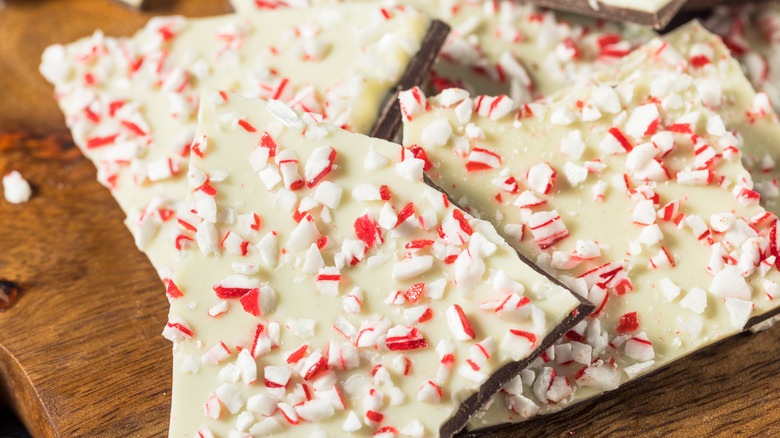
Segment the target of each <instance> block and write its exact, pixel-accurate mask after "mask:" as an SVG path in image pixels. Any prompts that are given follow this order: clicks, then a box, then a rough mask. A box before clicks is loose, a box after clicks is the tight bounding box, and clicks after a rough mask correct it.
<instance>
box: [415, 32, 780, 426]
mask: <svg viewBox="0 0 780 438" xmlns="http://www.w3.org/2000/svg"><path fill="white" fill-rule="evenodd" d="M682 32H689V33H692V34H691V35H688V36H680V38H681V39H684V40H685V41H690V40H693V41H696V40H697V39H698V38H702V39H706V41H708V43H709V44H713V45H715V44H717V40H715V39H713V38H712V37H711V36H708V35H707V34H706V31H705V30H703V29H701V28H696V30H694V31H691V30H690V29H688V30H683V31H682ZM697 32H698V33H697ZM713 47H717V46H713ZM650 48H655V50H654V51H651V49H650ZM642 50H645V51H646V52H647V53H655V54H656V55H657V56H659V57H663V56H672V54H675V55H676V56H677V57H676V58H674V59H676V61H674V62H670V63H667V64H666V65H668V66H669V67H668V68H666V69H660V68H658V69H653V68H645V66H647V65H648V60H647V59H644V62H638V63H637V66H639V65H641V66H642V69H641V70H640V69H638V68H637V69H636V70H634V69H632V68H626V67H625V66H623V67H622V68H623V69H624V70H621V69H618V70H616V71H617V75H618V76H619V77H622V78H624V79H623V80H621V81H619V83H617V84H616V85H615V86H614V87H612V86H610V85H608V84H605V83H598V82H594V83H591V84H589V85H586V86H581V87H577V88H575V89H573V90H569V91H566V92H562V93H561V94H559V95H557V96H556V97H555V98H551V99H547V100H542V101H539V102H536V103H531V104H525V105H521V106H520V108H517V109H515V107H516V105H515V104H514V103H513V102H512V101H511V99H509V98H508V97H507V96H498V97H489V96H474V97H471V96H469V94H468V93H467V92H465V91H463V90H457V89H452V90H445V91H444V92H442V93H441V94H439V95H438V96H437V97H435V98H432V99H428V100H426V99H425V97H424V96H422V94H421V93H420V92H419V90H411V91H409V92H408V93H406V94H403V95H402V96H401V99H400V101H401V106H402V108H404V109H405V115H406V119H405V131H404V143H405V145H406V146H407V147H408V148H410V150H413V151H418V152H417V154H418V156H424V157H426V159H427V160H428V161H429V162H430V168H429V170H428V171H427V173H428V175H429V176H430V178H431V179H432V180H433V181H434V182H436V183H437V184H439V185H441V186H442V187H443V188H445V189H446V190H447V191H448V192H449V193H450V194H451V195H452V196H453V197H454V199H456V200H457V201H458V202H459V203H460V204H461V205H463V206H467V207H468V208H470V211H471V212H472V213H473V214H475V215H477V216H479V217H482V218H485V219H489V220H490V221H492V222H493V223H494V225H495V226H496V228H497V229H498V230H499V232H500V233H501V234H502V235H503V236H504V237H505V238H506V239H507V242H509V243H510V245H512V246H514V247H515V248H517V249H518V250H519V251H520V252H521V253H523V254H525V255H526V256H528V257H529V258H531V259H532V260H535V261H536V262H537V263H538V264H539V265H541V266H543V267H545V269H547V270H548V271H549V272H550V273H552V274H553V275H554V276H556V277H557V278H559V279H561V280H563V281H564V282H565V283H567V284H568V285H570V286H571V287H572V288H573V289H574V290H576V291H579V292H580V293H581V294H582V295H583V296H586V297H587V298H588V299H589V300H591V301H592V302H594V303H596V304H597V305H598V309H597V310H596V311H594V312H593V313H592V314H591V315H590V316H589V318H587V319H586V321H585V322H583V323H581V324H580V326H578V327H576V328H575V329H574V330H572V331H571V332H569V333H568V334H567V335H566V336H565V337H564V339H562V340H561V341H560V342H559V343H558V345H556V347H555V348H552V349H550V350H548V351H547V353H546V355H545V356H543V358H542V359H540V360H538V361H537V362H536V363H535V364H534V366H532V367H531V369H529V370H526V371H524V372H523V373H521V376H520V378H519V379H517V380H516V381H515V382H513V384H512V385H510V386H508V387H507V388H505V394H504V395H502V396H500V397H498V398H497V399H496V401H495V402H494V403H493V405H492V406H491V407H490V409H489V410H488V411H487V413H486V414H485V415H484V416H483V417H481V418H479V419H475V420H474V421H473V422H472V426H473V427H484V426H488V425H495V424H500V423H504V422H506V421H507V418H510V419H511V421H522V420H524V419H526V418H529V417H531V416H533V415H536V414H538V413H549V412H554V411H557V410H560V409H561V408H563V407H565V406H568V405H570V404H571V403H575V402H577V401H580V400H584V399H587V398H589V397H593V396H595V395H598V394H600V393H602V392H604V391H608V390H611V389H614V388H616V387H617V386H619V385H620V384H621V383H623V382H625V381H627V380H629V379H633V378H635V377H637V376H639V375H641V374H644V373H647V372H649V371H651V370H653V369H656V368H658V367H660V366H662V365H663V364H665V363H668V362H669V361H672V360H674V359H676V358H678V357H681V356H683V355H685V354H688V353H690V352H691V351H694V350H696V349H698V348H701V347H703V346H705V345H707V344H709V343H712V342H715V341H717V340H719V339H722V338H723V337H725V336H728V335H731V334H735V333H738V332H740V331H742V329H743V328H744V327H745V325H746V324H747V323H748V321H749V320H750V318H751V317H754V316H758V315H762V314H765V313H768V312H772V311H773V310H774V309H776V308H777V307H778V306H777V302H776V301H774V299H775V297H776V296H777V291H778V288H777V281H778V280H779V279H780V274H778V272H777V268H776V266H775V264H776V262H777V255H776V253H777V233H776V230H777V219H776V217H775V215H774V214H772V213H769V212H766V211H765V210H763V209H762V208H761V207H760V206H759V205H758V201H759V195H758V194H757V193H756V192H755V191H754V190H753V187H752V181H751V178H750V175H749V174H748V172H747V171H746V170H745V169H744V168H743V167H742V165H741V162H740V157H741V155H742V152H741V151H742V150H743V149H747V148H749V144H748V143H747V142H745V143H743V137H742V134H741V133H740V132H739V131H731V130H729V129H727V128H726V118H725V116H723V117H721V116H720V115H719V114H718V113H714V112H713V111H711V109H710V107H711V106H712V105H714V102H713V99H714V96H718V97H722V99H723V100H722V103H723V104H725V103H726V102H733V101H734V100H735V99H744V98H745V96H736V95H735V94H733V90H732V89H730V88H728V87H727V86H725V85H724V86H723V88H720V83H714V82H713V81H712V80H711V79H710V78H708V77H703V76H701V73H700V72H699V71H698V70H697V69H699V68H700V67H699V66H696V65H695V63H693V62H691V61H690V58H688V56H692V55H691V54H688V53H686V52H677V51H676V50H674V48H673V47H671V46H669V45H668V44H667V45H666V46H664V44H663V41H661V42H660V44H659V43H658V42H655V41H654V42H651V43H649V45H648V46H647V48H643V49H640V52H641V51H642ZM664 50H670V51H669V52H664ZM672 50H674V51H672ZM719 50H720V49H719ZM719 53H725V52H722V51H721V52H719ZM693 54H695V51H694V53H693ZM632 59H634V60H636V59H639V58H632ZM653 59H654V58H653ZM717 59H719V60H720V59H721V58H717ZM729 62H730V61H728V59H725V60H724V61H723V62H722V63H721V62H720V61H719V64H718V65H723V64H725V65H726V66H728V65H730V64H729ZM658 64H659V65H661V64H662V63H661V62H660V61H659V62H658ZM635 71H636V72H637V73H636V74H633V75H632V74H631V73H633V72H635ZM717 72H721V73H724V72H728V75H729V76H728V77H724V78H723V83H728V82H729V81H730V80H731V78H733V74H732V71H731V70H728V69H727V70H715V71H714V72H712V74H713V75H714V74H716V73H717ZM623 73H625V75H622V74H623ZM737 80H738V78H737ZM713 87H714V88H713ZM719 90H720V91H722V93H723V94H722V95H721V94H718V93H716V91H718V92H720V91H719ZM718 102H721V101H718ZM768 123H770V124H775V125H776V121H774V120H772V119H771V118H768ZM732 129H733V128H732ZM778 138H780V137H778Z"/></svg>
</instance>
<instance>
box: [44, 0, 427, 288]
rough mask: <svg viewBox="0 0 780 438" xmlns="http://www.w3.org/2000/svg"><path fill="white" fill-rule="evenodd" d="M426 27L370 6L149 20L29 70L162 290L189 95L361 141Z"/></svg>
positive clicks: (185, 155) (190, 110)
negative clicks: (266, 102) (51, 94)
mask: <svg viewBox="0 0 780 438" xmlns="http://www.w3.org/2000/svg"><path fill="white" fill-rule="evenodd" d="M428 24H429V20H428V19H427V18H426V17H424V16H423V15H421V14H419V13H417V12H415V11H411V10H402V9H399V8H390V9H382V8H380V7H378V6H376V5H338V6H331V7H327V8H318V9H312V10H311V11H307V13H306V14H302V13H301V12H300V11H292V10H280V11H274V12H266V13H263V14H245V15H224V16H219V17H213V18H204V19H187V18H184V17H157V18H153V19H152V20H150V21H149V23H148V24H147V25H146V27H145V28H144V29H142V30H140V31H139V32H138V33H137V34H136V35H135V36H133V37H132V38H113V37H106V36H104V35H103V34H102V33H100V32H96V33H95V34H94V35H93V36H92V37H89V38H84V39H82V40H80V41H77V42H75V43H72V44H69V45H67V46H62V45H55V46H52V47H49V48H48V49H46V51H45V52H44V54H43V61H42V63H41V67H40V70H41V73H42V74H43V75H44V77H46V78H47V79H48V80H49V81H50V82H52V83H53V84H54V86H55V94H56V97H57V101H58V103H59V105H60V108H61V109H62V111H63V112H64V113H65V117H66V121H67V123H68V126H69V127H70V128H71V132H72V134H73V138H74V140H75V142H76V144H77V145H78V146H79V147H80V148H81V150H82V151H83V152H84V154H85V155H86V156H87V157H89V158H90V159H91V160H92V161H93V162H94V164H95V166H96V167H97V168H98V179H99V180H100V182H101V183H103V184H104V185H106V186H107V187H109V188H111V191H112V194H113V195H114V197H115V198H116V199H117V201H118V202H119V205H120V206H121V207H122V209H123V210H124V211H125V212H126V213H127V215H128V218H127V221H126V224H127V226H128V228H129V229H130V230H131V232H132V233H133V236H134V237H135V240H136V244H137V246H138V247H139V249H141V250H142V251H144V252H146V253H147V255H148V256H149V257H150V259H151V261H152V263H153V264H154V266H155V267H156V268H157V269H158V271H159V272H160V274H161V276H162V277H163V278H166V277H168V276H169V275H170V271H169V269H168V268H169V267H170V266H171V264H172V263H173V262H174V260H175V259H176V253H177V249H176V248H181V246H182V245H185V246H186V245H187V241H186V239H182V238H181V236H182V232H181V227H179V226H177V225H176V224H177V218H176V215H175V212H176V210H177V209H178V205H179V203H180V202H181V201H182V200H183V199H184V197H185V195H186V193H187V190H186V185H187V183H186V179H185V174H186V170H187V161H188V159H189V154H190V144H191V143H192V140H193V138H194V137H193V136H194V132H195V124H196V115H197V109H198V100H199V99H200V93H201V90H203V89H204V88H206V87H215V88H219V89H225V90H232V91H235V92H239V93H242V94H245V95H248V96H253V97H262V98H276V99H280V100H283V101H285V102H288V103H289V104H290V105H292V106H294V107H296V108H300V109H305V110H308V111H312V112H318V113H321V114H322V115H324V116H325V117H326V119H327V120H328V121H330V122H331V123H334V124H336V125H338V126H344V127H347V128H349V129H351V130H354V131H357V132H368V131H369V130H370V129H371V127H372V126H373V124H374V122H375V120H376V117H377V113H378V109H379V108H380V106H381V103H382V101H383V100H384V99H385V97H386V95H387V93H388V91H389V90H390V89H391V88H392V86H393V85H394V84H395V82H396V80H397V79H398V78H399V77H400V75H401V74H402V73H403V72H404V71H405V69H406V65H407V63H408V62H409V60H410V59H411V57H412V56H413V55H414V54H415V53H416V51H417V50H418V48H419V45H420V42H421V40H422V38H423V36H424V34H425V32H426V30H427V27H428ZM195 153H198V151H196V152H195Z"/></svg>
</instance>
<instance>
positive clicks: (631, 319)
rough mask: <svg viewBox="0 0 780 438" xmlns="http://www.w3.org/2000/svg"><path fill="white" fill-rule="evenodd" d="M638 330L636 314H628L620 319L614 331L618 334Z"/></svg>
mask: <svg viewBox="0 0 780 438" xmlns="http://www.w3.org/2000/svg"><path fill="white" fill-rule="evenodd" d="M638 328H639V320H638V319H637V316H636V312H630V313H626V314H625V315H623V316H621V317H620V321H618V325H617V329H616V331H617V332H618V333H629V332H633V331H635V330H637V329H638Z"/></svg>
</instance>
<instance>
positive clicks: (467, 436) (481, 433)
mask: <svg viewBox="0 0 780 438" xmlns="http://www.w3.org/2000/svg"><path fill="white" fill-rule="evenodd" d="M737 336H754V334H752V333H750V332H745V331H741V332H737V333H734V334H732V335H730V336H726V337H723V338H720V339H718V340H716V341H714V342H712V343H710V344H707V345H705V346H703V347H700V348H697V349H696V350H694V351H692V352H691V353H690V354H686V355H685V356H683V357H681V358H678V359H675V360H670V361H669V362H667V363H665V364H663V365H661V366H660V367H658V368H656V369H654V370H652V371H649V372H648V373H647V374H642V375H641V376H639V377H636V378H634V379H633V380H629V381H628V382H626V383H624V384H622V385H619V386H618V387H617V388H615V389H610V390H608V391H604V392H602V393H601V394H598V395H595V396H593V397H590V398H587V399H585V400H582V401H580V402H576V403H571V404H569V405H566V406H564V407H563V408H561V410H560V411H555V412H550V413H549V414H540V415H536V416H534V417H531V418H529V419H527V420H525V421H518V422H515V423H510V422H507V423H501V424H496V425H493V426H486V427H480V428H478V429H472V430H464V431H463V432H462V433H460V434H458V435H457V437H456V438H485V437H486V436H487V435H486V434H487V433H490V432H493V431H496V430H499V429H506V428H509V427H519V426H520V425H522V424H525V423H527V422H530V421H536V420H539V419H542V418H548V417H550V416H552V415H558V414H559V413H561V412H563V411H566V410H569V409H571V408H573V407H575V406H582V405H584V404H588V403H592V404H593V408H594V409H596V410H598V405H599V404H601V402H602V401H604V400H606V399H608V398H610V397H614V396H615V395H617V394H620V393H621V392H624V389H625V388H632V387H633V386H635V385H642V384H644V383H645V382H644V380H645V378H646V377H649V376H653V375H656V374H658V373H659V372H661V371H663V370H665V369H666V368H668V367H669V366H671V365H672V364H676V363H678V362H679V361H680V360H684V359H686V358H688V357H690V356H693V355H697V354H703V353H705V350H708V349H709V348H710V347H713V346H715V345H718V344H721V343H723V342H726V341H728V340H730V339H733V338H736V337H737ZM593 413H594V415H597V416H598V415H600V412H598V411H595V412H593ZM517 432H518V433H521V432H522V431H521V430H519V429H518V430H517Z"/></svg>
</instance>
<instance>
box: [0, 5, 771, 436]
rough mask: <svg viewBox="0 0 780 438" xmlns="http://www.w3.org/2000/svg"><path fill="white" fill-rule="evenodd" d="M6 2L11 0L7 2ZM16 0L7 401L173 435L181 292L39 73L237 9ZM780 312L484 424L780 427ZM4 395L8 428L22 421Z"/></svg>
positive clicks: (106, 425)
mask: <svg viewBox="0 0 780 438" xmlns="http://www.w3.org/2000/svg"><path fill="white" fill-rule="evenodd" d="M0 4H2V2H0ZM147 6H148V7H147V11H146V12H144V13H138V12H135V11H132V10H129V9H127V8H124V7H122V6H120V5H118V4H115V3H112V2H109V1H98V0H48V1H44V0H40V1H29V0H27V1H6V2H5V6H4V8H2V9H0V174H5V173H6V172H7V171H9V170H12V169H15V170H19V171H20V172H21V173H22V174H23V175H24V176H25V177H26V178H27V179H28V180H29V181H30V183H31V184H32V186H33V189H34V195H33V199H32V200H31V201H30V202H28V203H26V204H22V205H12V204H9V203H8V202H6V201H5V200H4V199H0V280H8V281H13V282H16V283H18V284H20V285H21V286H22V287H23V291H22V292H21V293H20V295H19V297H18V298H17V300H16V302H15V303H14V304H13V305H12V306H11V307H9V308H7V309H5V310H4V311H0V404H3V403H4V404H6V405H8V406H9V407H10V408H11V409H12V410H13V411H14V412H15V413H16V415H17V416H18V417H19V418H21V420H22V421H23V423H24V424H25V425H26V427H27V429H28V430H29V432H30V433H31V434H32V436H34V437H160V436H165V435H166V434H167V423H168V411H169V407H170V401H169V397H170V376H171V372H170V367H171V357H170V356H171V354H170V345H169V343H168V342H167V341H165V340H164V339H163V338H162V337H161V336H160V335H159V333H160V331H161V329H162V327H163V325H164V323H165V320H166V319H165V316H166V313H167V307H168V305H167V301H166V300H165V296H164V293H163V290H162V287H161V285H160V283H159V281H158V279H157V277H156V274H155V272H154V270H153V269H152V267H151V265H150V264H149V262H148V261H147V259H146V258H145V257H144V255H143V254H141V253H140V252H138V251H137V250H136V248H135V246H134V245H133V241H132V238H131V236H130V234H129V233H128V232H127V231H126V230H125V228H124V226H123V225H122V219H123V215H122V212H121V210H120V209H119V207H118V206H117V205H116V203H115V202H114V201H113V199H112V198H111V196H110V194H109V193H108V191H107V190H106V189H105V188H103V187H102V186H100V185H99V184H98V183H97V182H96V179H95V169H94V168H93V166H92V165H91V164H90V163H89V161H88V160H86V159H85V158H84V157H83V156H82V155H81V154H80V153H79V151H78V150H77V148H75V147H74V146H73V144H72V142H71V140H70V137H69V135H68V134H67V130H66V129H65V125H64V122H63V118H62V115H61V113H60V112H59V110H58V109H57V107H56V105H55V103H54V100H53V99H52V97H51V95H52V89H51V87H50V86H49V85H48V84H47V83H46V82H45V81H44V80H43V79H42V78H41V77H40V75H39V74H38V73H37V66H38V62H39V58H40V54H41V52H42V51H43V49H44V47H46V46H47V45H48V44H51V43H55V42H69V41H72V40H74V39H76V38H79V37H81V36H85V35H88V34H90V33H92V31H94V30H95V29H97V28H102V29H103V30H105V31H106V33H107V34H109V35H129V34H131V33H132V32H134V31H135V30H136V29H137V28H138V27H140V26H141V25H142V24H143V23H144V22H145V21H146V20H147V19H148V17H150V16H151V15H153V14H171V13H182V14H185V15H190V16H198V15H209V14H216V13H221V12H224V11H226V10H227V9H228V8H227V5H226V4H225V3H223V2H222V1H220V0H212V1H209V0H187V1H185V0H181V1H168V2H164V1H154V0H150V1H149V2H148V5H147ZM779 351H780V327H775V328H774V329H772V330H770V331H767V332H763V333H759V334H757V335H741V336H737V337H734V338H731V339H727V340H725V341H724V342H722V343H720V344H718V345H716V346H714V347H712V348H709V349H706V350H704V351H702V352H700V353H698V354H696V355H693V356H690V357H688V358H685V359H683V360H680V361H678V362H676V363H674V364H672V365H671V366H669V367H667V368H666V369H664V370H661V371H660V372H658V373H656V374H654V375H652V376H649V377H647V378H644V379H640V380H639V381H636V382H634V383H632V384H629V385H626V386H625V387H624V388H621V389H620V390H618V391H615V392H613V393H611V394H608V395H606V396H604V397H602V398H600V399H596V400H593V401H591V402H588V403H584V404H581V405H579V406H576V407H574V408H572V409H569V410H567V411H564V412H562V413H561V414H557V415H553V416H548V417H542V418H538V419H536V420H533V421H530V422H527V423H525V424H522V425H519V426H514V427H512V428H508V429H500V430H497V431H493V432H490V433H482V434H481V435H480V436H491V437H492V436H495V437H502V438H508V437H515V436H578V437H582V436H585V437H590V436H671V437H677V436H680V437H689V436H727V437H730V436H780V397H778V393H779V392H780V378H778V377H777V376H778V375H780V361H778V356H779V355H780V353H778V352H779ZM23 436H25V434H24V431H22V430H20V429H19V427H18V425H17V423H15V422H14V421H12V420H9V419H8V415H7V414H6V413H3V409H0V437H3V438H4V437H14V438H16V437H23Z"/></svg>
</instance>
